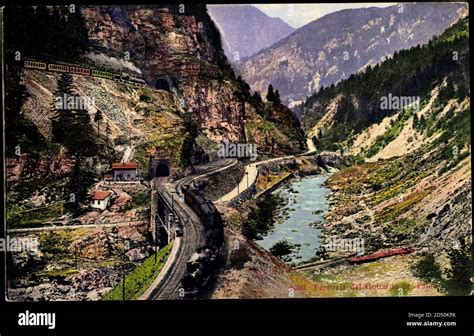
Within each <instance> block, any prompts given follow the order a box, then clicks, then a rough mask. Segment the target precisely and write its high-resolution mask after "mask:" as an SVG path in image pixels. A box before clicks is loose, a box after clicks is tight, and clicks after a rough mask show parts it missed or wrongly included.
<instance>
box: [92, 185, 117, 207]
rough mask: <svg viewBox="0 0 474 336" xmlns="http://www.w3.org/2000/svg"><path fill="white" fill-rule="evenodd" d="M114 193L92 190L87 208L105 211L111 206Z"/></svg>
mask: <svg viewBox="0 0 474 336" xmlns="http://www.w3.org/2000/svg"><path fill="white" fill-rule="evenodd" d="M114 195H115V194H114V192H112V191H103V190H94V191H93V192H92V194H91V196H90V201H89V207H90V208H92V209H97V210H102V211H103V210H105V209H107V208H108V207H110V205H111V204H112V200H113V198H114Z"/></svg>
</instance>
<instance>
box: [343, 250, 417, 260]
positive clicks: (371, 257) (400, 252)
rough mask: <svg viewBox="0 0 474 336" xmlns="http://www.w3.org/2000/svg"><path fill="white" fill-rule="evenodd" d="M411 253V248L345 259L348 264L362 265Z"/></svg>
mask: <svg viewBox="0 0 474 336" xmlns="http://www.w3.org/2000/svg"><path fill="white" fill-rule="evenodd" d="M413 251H414V249H413V248H411V247H404V248H396V249H392V250H386V251H378V252H375V253H371V254H366V255H363V256H360V257H352V258H347V261H348V262H349V263H350V264H362V263H366V262H371V261H375V260H378V259H382V258H386V257H391V256H394V255H403V254H409V253H412V252H413Z"/></svg>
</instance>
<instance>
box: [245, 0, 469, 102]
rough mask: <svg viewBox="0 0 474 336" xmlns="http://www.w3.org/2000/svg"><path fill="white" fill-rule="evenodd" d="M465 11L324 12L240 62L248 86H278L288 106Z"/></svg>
mask: <svg viewBox="0 0 474 336" xmlns="http://www.w3.org/2000/svg"><path fill="white" fill-rule="evenodd" d="M466 13H467V5H466V4H458V3H412V4H404V5H403V6H402V5H395V6H391V7H386V8H364V9H347V10H342V11H338V12H335V13H331V14H328V15H326V16H324V17H322V18H320V19H317V20H315V21H313V22H311V23H309V24H307V25H305V26H303V27H301V28H299V29H297V30H296V31H295V32H294V33H293V34H291V35H290V36H288V37H286V38H284V39H282V40H281V41H279V42H277V43H275V44H274V45H272V46H271V47H269V48H267V49H265V50H263V51H261V52H259V53H257V54H256V55H254V56H252V57H250V58H249V59H247V60H243V62H242V63H241V64H238V65H237V66H238V68H239V70H240V72H241V73H242V77H243V78H244V79H245V80H246V81H247V82H248V83H249V84H250V86H251V87H252V89H254V90H258V91H261V92H265V90H266V88H267V87H268V84H270V83H271V84H272V85H273V86H274V87H275V88H276V89H278V90H279V92H280V95H281V98H282V101H283V102H285V103H289V104H290V107H292V106H293V105H295V104H297V103H299V102H301V101H302V100H304V99H305V98H306V97H307V96H309V95H311V94H312V93H314V92H316V91H318V90H319V89H320V88H321V87H323V86H325V87H327V86H330V85H331V84H333V83H336V82H338V81H340V80H341V79H343V78H347V77H349V76H350V75H351V74H353V73H356V72H357V71H358V70H360V69H362V68H364V67H365V66H366V65H369V64H372V65H374V64H376V63H378V62H380V61H381V60H383V59H384V58H386V57H387V56H390V55H392V54H393V53H394V52H395V51H397V50H400V49H407V48H409V47H412V46H416V45H417V44H420V43H426V42H428V40H429V39H430V38H432V37H433V36H434V35H438V34H440V33H441V32H443V31H444V30H445V29H446V28H448V27H449V26H450V25H452V24H453V23H454V22H456V21H457V20H458V19H459V18H460V17H462V16H464V15H465V14H466Z"/></svg>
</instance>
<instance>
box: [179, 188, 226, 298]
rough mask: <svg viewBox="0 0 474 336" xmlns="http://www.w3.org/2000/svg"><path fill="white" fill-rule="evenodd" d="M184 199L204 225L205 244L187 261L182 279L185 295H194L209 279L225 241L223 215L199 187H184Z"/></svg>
mask: <svg viewBox="0 0 474 336" xmlns="http://www.w3.org/2000/svg"><path fill="white" fill-rule="evenodd" d="M182 190H183V194H184V201H185V202H186V204H187V205H188V206H189V207H190V208H191V209H192V210H193V211H194V212H195V213H196V214H197V215H198V217H199V219H200V220H201V222H202V223H203V225H204V242H203V245H201V246H200V247H198V248H197V249H196V252H195V253H194V254H193V255H192V256H191V258H190V259H189V260H188V262H187V263H186V274H185V275H184V276H183V278H182V279H181V284H182V286H183V289H184V296H185V297H192V296H195V295H197V294H198V293H199V290H200V289H201V288H202V287H203V286H205V285H206V283H207V282H208V281H209V279H210V277H211V275H212V272H213V270H214V269H215V267H216V263H217V260H218V256H219V250H220V247H221V246H222V243H223V242H224V227H223V222H222V217H221V215H220V213H219V211H217V209H216V207H215V206H214V204H213V203H212V202H211V201H209V200H208V199H206V197H205V196H204V195H203V194H202V192H201V191H199V190H198V189H197V188H192V187H189V186H185V187H183V188H182Z"/></svg>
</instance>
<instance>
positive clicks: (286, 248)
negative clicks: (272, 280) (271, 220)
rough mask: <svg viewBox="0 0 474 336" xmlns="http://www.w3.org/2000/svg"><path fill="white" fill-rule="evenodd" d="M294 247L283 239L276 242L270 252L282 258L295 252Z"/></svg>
mask: <svg viewBox="0 0 474 336" xmlns="http://www.w3.org/2000/svg"><path fill="white" fill-rule="evenodd" d="M293 249H294V245H292V244H290V243H289V242H288V241H287V240H285V239H283V240H280V241H278V242H276V243H275V244H274V245H273V246H272V247H271V248H270V252H271V253H272V254H273V255H274V256H275V257H279V258H282V257H284V256H287V255H289V254H291V253H292V252H293Z"/></svg>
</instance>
